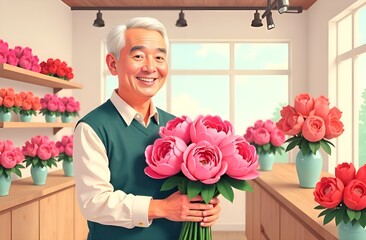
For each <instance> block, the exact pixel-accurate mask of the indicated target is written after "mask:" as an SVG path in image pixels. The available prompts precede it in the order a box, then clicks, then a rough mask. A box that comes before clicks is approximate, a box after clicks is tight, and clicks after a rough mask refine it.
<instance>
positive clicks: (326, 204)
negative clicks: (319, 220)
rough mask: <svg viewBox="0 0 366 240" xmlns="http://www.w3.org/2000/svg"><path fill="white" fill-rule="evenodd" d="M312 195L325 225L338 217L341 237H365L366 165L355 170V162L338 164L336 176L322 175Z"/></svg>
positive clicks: (344, 239) (342, 238)
mask: <svg viewBox="0 0 366 240" xmlns="http://www.w3.org/2000/svg"><path fill="white" fill-rule="evenodd" d="M313 194H314V199H315V201H316V202H317V203H319V205H318V206H316V207H315V209H318V210H322V212H321V213H320V214H319V216H318V217H321V216H324V219H323V224H324V225H325V224H328V223H329V222H331V221H332V220H333V219H335V223H336V225H337V228H338V237H339V239H340V240H349V239H352V240H364V239H366V165H363V166H362V167H361V168H359V169H358V171H357V173H356V170H355V167H354V165H353V164H352V163H346V162H344V163H341V164H338V166H337V167H336V168H335V177H323V178H321V180H320V181H319V182H318V183H317V184H316V187H315V190H314V193H313Z"/></svg>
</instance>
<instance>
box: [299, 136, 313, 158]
mask: <svg viewBox="0 0 366 240" xmlns="http://www.w3.org/2000/svg"><path fill="white" fill-rule="evenodd" d="M300 150H301V152H302V154H303V155H304V156H305V155H306V154H308V153H309V152H310V151H311V150H310V147H309V142H308V141H307V140H306V139H302V141H301V143H300Z"/></svg>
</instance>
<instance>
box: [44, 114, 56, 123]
mask: <svg viewBox="0 0 366 240" xmlns="http://www.w3.org/2000/svg"><path fill="white" fill-rule="evenodd" d="M44 118H45V120H46V122H48V123H54V122H56V121H57V116H56V115H45V116H44Z"/></svg>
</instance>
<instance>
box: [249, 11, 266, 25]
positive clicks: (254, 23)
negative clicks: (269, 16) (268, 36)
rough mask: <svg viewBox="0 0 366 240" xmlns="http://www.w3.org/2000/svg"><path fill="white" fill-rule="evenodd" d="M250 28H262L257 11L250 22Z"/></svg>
mask: <svg viewBox="0 0 366 240" xmlns="http://www.w3.org/2000/svg"><path fill="white" fill-rule="evenodd" d="M251 26H252V27H262V26H263V23H262V19H261V17H260V16H259V13H258V10H255V13H254V19H253V21H252V24H251Z"/></svg>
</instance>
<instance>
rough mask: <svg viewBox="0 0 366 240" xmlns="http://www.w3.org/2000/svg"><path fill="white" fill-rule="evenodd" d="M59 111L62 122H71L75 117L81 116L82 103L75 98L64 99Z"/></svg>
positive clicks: (61, 101) (61, 99) (61, 100)
mask: <svg viewBox="0 0 366 240" xmlns="http://www.w3.org/2000/svg"><path fill="white" fill-rule="evenodd" d="M59 111H60V114H61V120H62V122H71V121H72V119H73V118H74V117H76V116H79V111H80V103H79V102H78V101H76V100H75V98H74V97H62V98H60V105H59Z"/></svg>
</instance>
